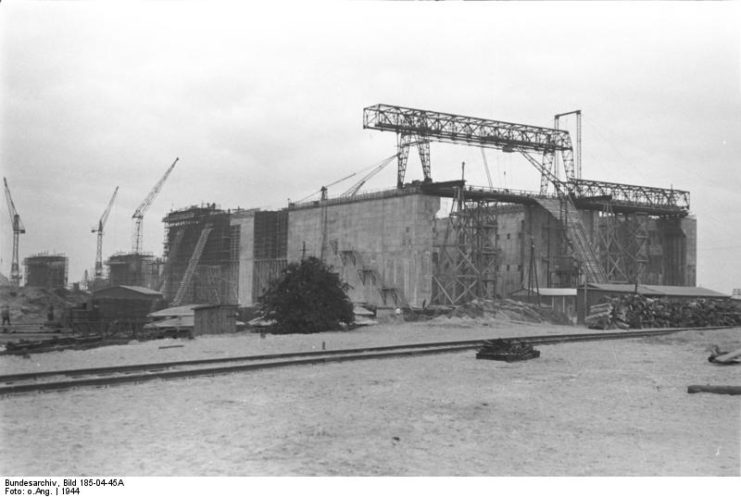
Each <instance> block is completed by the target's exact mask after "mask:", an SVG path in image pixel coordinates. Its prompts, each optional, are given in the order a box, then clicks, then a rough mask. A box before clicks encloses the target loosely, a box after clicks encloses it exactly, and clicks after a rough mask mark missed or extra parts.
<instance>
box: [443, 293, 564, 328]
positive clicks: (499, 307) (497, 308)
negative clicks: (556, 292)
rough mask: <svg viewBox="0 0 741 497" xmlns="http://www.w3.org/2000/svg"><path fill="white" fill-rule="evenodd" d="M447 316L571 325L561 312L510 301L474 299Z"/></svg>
mask: <svg viewBox="0 0 741 497" xmlns="http://www.w3.org/2000/svg"><path fill="white" fill-rule="evenodd" d="M449 316H450V317H459V318H462V317H468V318H474V319H475V318H503V319H507V320H510V321H527V322H530V323H553V324H571V321H569V318H568V317H567V316H566V315H564V314H563V313H561V312H558V311H554V310H553V309H550V308H548V307H539V306H537V305H535V304H528V303H525V302H518V301H517V300H511V299H496V300H489V299H474V300H472V301H471V302H468V303H466V304H463V305H459V306H456V307H454V308H453V309H452V310H451V311H450V314H449Z"/></svg>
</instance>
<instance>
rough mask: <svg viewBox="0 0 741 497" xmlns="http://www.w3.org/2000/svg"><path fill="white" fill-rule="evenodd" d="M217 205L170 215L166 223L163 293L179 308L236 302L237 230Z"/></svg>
mask: <svg viewBox="0 0 741 497" xmlns="http://www.w3.org/2000/svg"><path fill="white" fill-rule="evenodd" d="M229 220H230V215H229V212H227V211H224V210H221V209H219V208H217V207H216V204H206V205H202V206H191V207H188V208H185V209H180V210H177V211H173V212H170V213H169V214H168V215H167V216H165V218H164V219H163V221H164V223H165V249H164V252H165V263H164V268H163V275H162V282H161V289H162V290H161V291H162V294H163V296H164V297H165V299H166V300H168V301H169V302H171V303H174V304H177V305H186V304H195V303H203V304H233V303H236V301H237V288H236V286H237V270H238V257H239V240H236V241H235V240H234V239H233V238H234V235H235V233H236V234H238V233H239V229H238V227H236V229H234V228H235V227H233V226H231V225H230V221H229Z"/></svg>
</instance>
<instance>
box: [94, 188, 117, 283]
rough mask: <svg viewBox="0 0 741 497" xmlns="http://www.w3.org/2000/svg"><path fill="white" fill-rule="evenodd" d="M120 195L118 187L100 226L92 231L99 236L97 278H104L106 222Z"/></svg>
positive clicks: (96, 255)
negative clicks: (118, 194)
mask: <svg viewBox="0 0 741 497" xmlns="http://www.w3.org/2000/svg"><path fill="white" fill-rule="evenodd" d="M117 193H118V187H116V189H115V190H113V195H112V196H111V200H110V202H108V207H106V209H105V211H104V212H103V215H102V216H100V220H99V221H98V226H95V227H94V228H93V229H92V232H93V233H97V234H98V250H97V251H96V252H95V277H96V278H100V277H102V276H103V227H104V226H105V223H106V221H107V220H108V214H110V213H111V207H112V206H113V201H114V200H115V199H116V194H117Z"/></svg>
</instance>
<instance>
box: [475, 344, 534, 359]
mask: <svg viewBox="0 0 741 497" xmlns="http://www.w3.org/2000/svg"><path fill="white" fill-rule="evenodd" d="M538 357H540V351H539V350H535V349H534V348H533V346H532V345H530V344H529V343H525V342H521V341H519V340H505V339H496V340H487V341H485V342H484V346H483V347H481V349H479V351H478V353H476V359H490V360H494V361H506V362H515V361H526V360H528V359H536V358H538Z"/></svg>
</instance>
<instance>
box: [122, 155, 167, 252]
mask: <svg viewBox="0 0 741 497" xmlns="http://www.w3.org/2000/svg"><path fill="white" fill-rule="evenodd" d="M178 160H179V158H178V157H176V158H175V162H173V163H172V165H171V166H170V167H169V168H168V169H167V171H165V174H164V176H162V178H161V179H160V180H159V181H158V182H157V184H156V185H154V188H152V191H151V192H149V195H147V198H145V199H144V201H143V202H142V203H141V204H140V205H139V207H137V208H136V210H135V211H134V214H133V215H132V216H131V218H132V219H134V232H133V235H132V237H131V246H132V250H133V252H134V253H135V254H139V253H141V249H142V221H143V220H144V213H146V212H147V209H149V206H150V205H152V201H153V200H154V197H156V196H157V194H158V193H159V192H160V190H161V189H162V185H163V184H164V183H165V180H166V179H167V177H168V176H169V175H170V173H171V172H172V170H173V169H174V168H175V164H177V162H178Z"/></svg>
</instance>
